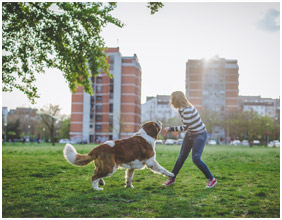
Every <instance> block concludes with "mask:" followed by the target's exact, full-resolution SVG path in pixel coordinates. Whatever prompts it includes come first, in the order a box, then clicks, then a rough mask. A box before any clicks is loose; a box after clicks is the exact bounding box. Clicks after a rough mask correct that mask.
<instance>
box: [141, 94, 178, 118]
mask: <svg viewBox="0 0 282 220" xmlns="http://www.w3.org/2000/svg"><path fill="white" fill-rule="evenodd" d="M169 103H170V95H157V96H156V97H147V99H146V102H145V103H144V104H142V107H141V121H142V123H143V122H146V121H156V120H160V121H168V120H169V119H170V118H173V117H175V116H177V115H178V112H177V111H176V110H175V109H173V108H172V107H171V106H170V104H169Z"/></svg>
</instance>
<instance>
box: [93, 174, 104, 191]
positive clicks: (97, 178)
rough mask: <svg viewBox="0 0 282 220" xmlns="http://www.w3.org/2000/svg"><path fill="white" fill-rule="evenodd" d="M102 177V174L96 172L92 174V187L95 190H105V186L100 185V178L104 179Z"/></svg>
mask: <svg viewBox="0 0 282 220" xmlns="http://www.w3.org/2000/svg"><path fill="white" fill-rule="evenodd" d="M101 177H103V176H101V174H94V176H92V187H93V189H94V190H103V188H100V187H99V186H98V183H99V182H100V180H103V179H102V178H101Z"/></svg>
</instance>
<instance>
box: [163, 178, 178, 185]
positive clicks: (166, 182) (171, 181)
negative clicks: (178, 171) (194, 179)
mask: <svg viewBox="0 0 282 220" xmlns="http://www.w3.org/2000/svg"><path fill="white" fill-rule="evenodd" d="M174 183H175V180H174V179H168V180H167V181H165V182H164V183H163V186H170V185H172V184H174Z"/></svg>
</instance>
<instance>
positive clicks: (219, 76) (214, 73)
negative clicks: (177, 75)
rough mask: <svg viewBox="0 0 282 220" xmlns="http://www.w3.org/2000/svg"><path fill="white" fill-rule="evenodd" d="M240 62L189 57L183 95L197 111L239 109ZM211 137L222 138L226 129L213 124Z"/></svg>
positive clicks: (215, 57)
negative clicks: (184, 93)
mask: <svg viewBox="0 0 282 220" xmlns="http://www.w3.org/2000/svg"><path fill="white" fill-rule="evenodd" d="M238 70H239V66H238V64H237V60H228V59H224V58H219V57H218V56H214V57H212V58H211V59H208V60H206V59H201V60H188V62H187V63H186V96H187V98H188V99H189V101H190V102H191V103H192V104H193V105H194V106H195V107H196V108H197V109H198V110H199V111H203V110H206V111H209V112H215V113H217V114H218V115H220V116H221V117H224V115H225V113H226V112H227V111H232V110H237V109H239V98H238V97H239V88H238V86H239V74H238ZM211 137H212V138H214V139H218V138H224V137H225V131H224V129H223V128H221V127H215V128H214V129H213V131H211Z"/></svg>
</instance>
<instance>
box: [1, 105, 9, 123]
mask: <svg viewBox="0 0 282 220" xmlns="http://www.w3.org/2000/svg"><path fill="white" fill-rule="evenodd" d="M2 120H3V123H4V124H5V123H7V122H8V108H7V107H2Z"/></svg>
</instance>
